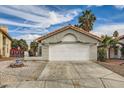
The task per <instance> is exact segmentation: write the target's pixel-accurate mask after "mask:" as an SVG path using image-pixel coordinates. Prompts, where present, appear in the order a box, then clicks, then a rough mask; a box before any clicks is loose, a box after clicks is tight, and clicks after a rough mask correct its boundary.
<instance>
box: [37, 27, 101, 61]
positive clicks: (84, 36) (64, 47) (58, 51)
mask: <svg viewBox="0 0 124 93" xmlns="http://www.w3.org/2000/svg"><path fill="white" fill-rule="evenodd" d="M100 41H101V39H100V38H99V37H98V36H96V35H93V34H91V33H90V32H87V31H84V30H83V29H81V28H78V27H75V26H72V25H69V26H66V27H62V28H60V29H58V30H55V31H53V32H50V33H48V34H46V35H44V36H42V37H39V38H37V39H36V42H38V43H39V45H38V55H39V56H41V57H42V59H43V60H48V61H82V62H83V61H88V60H95V61H96V60H97V46H98V44H99V42H100Z"/></svg>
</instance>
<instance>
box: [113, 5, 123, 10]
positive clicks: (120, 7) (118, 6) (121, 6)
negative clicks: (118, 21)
mask: <svg viewBox="0 0 124 93" xmlns="http://www.w3.org/2000/svg"><path fill="white" fill-rule="evenodd" d="M114 7H115V8H117V9H123V8H124V5H114Z"/></svg>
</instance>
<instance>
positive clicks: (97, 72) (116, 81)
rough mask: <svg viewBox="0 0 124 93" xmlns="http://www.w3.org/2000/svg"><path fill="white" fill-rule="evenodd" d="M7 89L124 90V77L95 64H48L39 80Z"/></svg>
mask: <svg viewBox="0 0 124 93" xmlns="http://www.w3.org/2000/svg"><path fill="white" fill-rule="evenodd" d="M6 87H18V88H19V87H21V88H26V87H29V88H31V87H32V88H106V87H108V88H113V87H116V88H122V87H123V88H124V77H122V76H120V75H118V74H116V73H114V72H112V71H110V70H108V69H106V68H104V67H102V66H100V65H98V64H96V63H94V62H84V63H80V62H79V63H72V62H48V63H47V65H46V66H45V68H44V70H43V71H42V72H41V74H40V76H39V77H38V78H37V80H35V81H22V82H13V83H11V84H9V85H7V86H6Z"/></svg>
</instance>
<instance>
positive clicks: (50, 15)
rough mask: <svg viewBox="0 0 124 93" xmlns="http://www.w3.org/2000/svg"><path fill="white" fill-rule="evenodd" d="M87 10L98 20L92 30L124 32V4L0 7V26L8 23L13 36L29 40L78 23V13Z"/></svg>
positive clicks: (109, 32)
mask: <svg viewBox="0 0 124 93" xmlns="http://www.w3.org/2000/svg"><path fill="white" fill-rule="evenodd" d="M86 9H90V10H92V12H93V13H94V15H95V16H96V18H97V20H96V22H95V24H94V29H93V31H91V33H93V34H96V35H98V36H100V35H102V34H108V35H112V33H113V32H114V31H115V30H117V31H118V32H119V34H120V35H123V34H124V6H116V5H114V6H103V5H100V6H91V5H90V6H86V5H85V6H83V5H73V6H72V5H66V6H64V5H56V6H53V5H50V6H43V5H41V6H40V5H39V6H31V5H27V6H12V5H11V6H2V5H1V6H0V25H7V26H8V28H9V34H10V36H12V37H13V38H17V39H21V38H22V39H25V40H26V41H27V42H30V41H32V40H34V39H36V38H37V37H39V36H41V35H43V34H46V33H48V32H51V31H54V30H55V29H58V28H60V27H63V26H66V25H68V24H77V23H78V17H79V16H80V15H81V12H82V11H84V10H86Z"/></svg>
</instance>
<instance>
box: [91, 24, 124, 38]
mask: <svg viewBox="0 0 124 93" xmlns="http://www.w3.org/2000/svg"><path fill="white" fill-rule="evenodd" d="M116 30H117V31H118V32H119V35H123V34H124V23H123V24H106V25H102V26H98V27H96V28H95V29H94V30H93V31H92V32H91V33H94V34H96V35H98V36H101V35H112V34H113V32H114V31H116Z"/></svg>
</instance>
